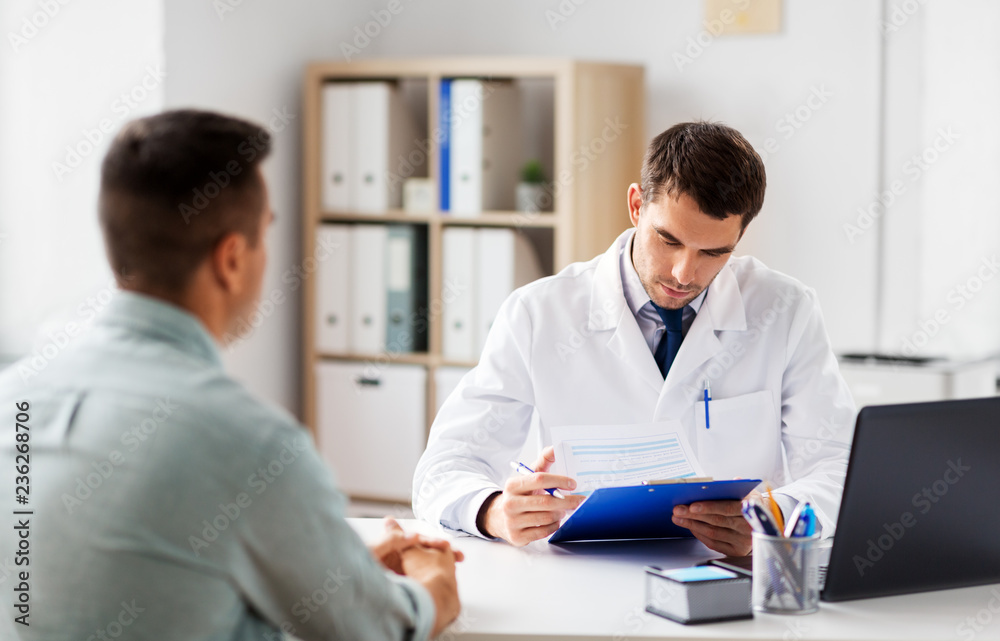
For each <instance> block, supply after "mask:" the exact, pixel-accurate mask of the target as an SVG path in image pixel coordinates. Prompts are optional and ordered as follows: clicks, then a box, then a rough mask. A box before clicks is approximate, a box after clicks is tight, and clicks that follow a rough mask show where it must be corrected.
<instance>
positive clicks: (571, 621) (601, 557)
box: [349, 519, 1000, 641]
mask: <svg viewBox="0 0 1000 641" xmlns="http://www.w3.org/2000/svg"><path fill="white" fill-rule="evenodd" d="M349 521H350V523H351V525H352V526H353V527H354V529H355V530H356V531H357V532H358V533H359V534H360V535H361V537H362V539H364V540H365V541H368V542H371V541H374V540H375V539H377V538H378V537H379V536H380V534H381V531H382V525H381V520H380V519H349ZM401 524H402V525H403V528H404V529H406V531H408V532H413V531H417V532H422V533H425V534H431V535H436V536H442V534H441V533H440V532H439V531H437V530H436V529H435V528H433V527H432V526H430V525H428V524H426V523H423V522H419V521H412V520H410V521H401ZM444 536H445V538H450V537H448V536H447V535H444ZM453 547H455V548H456V549H459V550H461V551H462V552H464V553H465V557H466V560H465V561H464V562H463V563H460V564H459V566H458V586H459V595H460V598H461V600H462V614H461V616H460V617H459V619H458V620H457V621H456V622H455V623H454V624H452V626H451V627H450V628H449V629H448V630H447V631H446V632H445V633H443V634H442V636H441V638H442V639H449V638H456V637H460V638H462V639H467V640H480V639H481V640H484V641H485V640H490V641H497V640H499V639H521V640H524V639H547V640H557V639H558V640H566V641H568V640H569V639H614V640H615V641H624V640H625V639H647V638H665V639H792V640H798V639H817V640H824V641H834V640H845V641H846V640H851V641H865V640H869V639H870V640H875V639H899V640H903V639H905V640H907V641H920V640H924V639H926V640H928V641H930V640H935V641H939V640H942V639H963V640H972V639H983V640H988V639H994V640H995V639H1000V585H992V586H981V587H974V588H960V589H956V590H942V591H937V592H925V593H922V594H911V595H905V596H894V597H883V598H879V599H866V600H861V601H850V602H846V603H821V604H820V611H819V612H818V613H816V614H810V615H805V616H780V615H767V614H757V615H756V616H755V618H754V619H753V620H745V621H733V622H728V623H715V624H706V625H692V626H684V625H681V624H678V623H674V622H672V621H668V620H666V619H662V618H660V617H657V616H654V615H651V614H647V613H646V612H645V611H644V609H643V603H644V599H645V595H644V578H643V570H642V568H643V567H644V566H646V565H658V566H660V567H663V568H672V567H685V566H689V565H693V564H695V563H699V562H701V561H705V560H707V559H710V558H715V557H718V556H719V555H718V554H715V553H713V552H712V551H711V550H709V549H708V548H706V547H704V546H703V545H702V544H701V543H699V542H697V541H695V540H693V539H692V540H670V541H652V542H651V541H633V542H617V543H596V544H594V543H587V544H568V545H566V546H558V545H549V544H548V543H546V542H539V541H536V542H535V543H532V544H531V545H528V546H527V547H524V548H514V547H512V546H509V545H507V544H504V543H494V542H491V541H484V540H481V539H476V538H472V537H459V538H455V539H454V540H453Z"/></svg>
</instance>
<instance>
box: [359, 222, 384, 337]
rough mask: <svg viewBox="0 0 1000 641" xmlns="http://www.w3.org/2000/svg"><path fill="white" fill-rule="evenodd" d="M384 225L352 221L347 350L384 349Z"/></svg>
mask: <svg viewBox="0 0 1000 641" xmlns="http://www.w3.org/2000/svg"><path fill="white" fill-rule="evenodd" d="M387 233H388V230H387V228H386V226H385V225H356V226H355V227H354V233H353V242H352V243H351V278H352V279H353V282H354V287H353V288H352V289H351V298H350V300H351V327H350V337H351V351H353V352H354V353H356V354H379V353H381V352H382V351H384V350H385V337H386V298H387V296H386V289H385V246H386V235H387Z"/></svg>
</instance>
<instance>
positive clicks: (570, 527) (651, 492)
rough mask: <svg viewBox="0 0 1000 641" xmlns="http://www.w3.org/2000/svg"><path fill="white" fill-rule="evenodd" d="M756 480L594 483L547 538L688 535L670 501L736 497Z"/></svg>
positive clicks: (682, 502)
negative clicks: (676, 521)
mask: <svg viewBox="0 0 1000 641" xmlns="http://www.w3.org/2000/svg"><path fill="white" fill-rule="evenodd" d="M758 485H760V479H757V480H753V479H750V480H744V479H740V480H738V481H707V482H701V483H669V484H665V485H629V486H626V487H602V488H598V489H596V490H594V491H593V493H592V494H591V495H590V496H589V497H588V498H587V500H586V501H584V502H583V504H582V505H580V507H578V508H576V511H575V512H573V514H571V515H570V517H569V518H568V519H566V521H565V522H564V523H563V524H562V526H561V527H560V528H559V529H558V530H556V531H555V533H553V534H552V536H551V537H550V538H549V543H567V542H570V541H609V540H614V539H665V538H673V537H690V536H693V535H692V534H691V530H689V529H687V528H683V527H680V526H677V525H674V523H673V521H672V520H671V517H672V516H673V512H674V506H676V505H687V504H688V503H694V502H695V501H727V500H733V501H735V500H740V499H742V498H743V497H745V496H746V495H747V494H749V493H750V492H751V491H752V490H753V489H754V488H755V487H757V486H758Z"/></svg>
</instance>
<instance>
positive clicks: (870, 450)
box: [822, 398, 1000, 601]
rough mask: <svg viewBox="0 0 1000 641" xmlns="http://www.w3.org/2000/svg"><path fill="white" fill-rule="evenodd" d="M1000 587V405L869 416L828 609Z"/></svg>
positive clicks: (863, 423)
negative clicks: (901, 596) (855, 601)
mask: <svg viewBox="0 0 1000 641" xmlns="http://www.w3.org/2000/svg"><path fill="white" fill-rule="evenodd" d="M996 582H1000V398H983V399H971V400H962V401H943V402H935V403H914V404H906V405H884V406H871V407H866V408H863V409H862V410H861V411H860V412H859V414H858V419H857V424H856V426H855V432H854V443H853V445H852V448H851V459H850V464H849V466H848V470H847V481H846V483H845V485H844V496H843V501H842V502H841V505H840V517H839V519H838V522H837V532H836V536H835V538H834V544H833V550H832V552H831V554H830V564H829V567H828V569H827V577H826V585H825V587H824V590H823V594H822V598H823V600H825V601H842V600H847V599H859V598H865V597H876V596H886V595H891V594H906V593H910V592H923V591H927V590H938V589H943V588H953V587H960V586H967V585H979V584H984V583H996Z"/></svg>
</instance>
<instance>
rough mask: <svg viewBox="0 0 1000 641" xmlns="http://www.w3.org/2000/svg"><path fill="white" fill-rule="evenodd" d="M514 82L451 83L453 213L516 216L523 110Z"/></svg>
mask: <svg viewBox="0 0 1000 641" xmlns="http://www.w3.org/2000/svg"><path fill="white" fill-rule="evenodd" d="M519 96H520V94H519V92H518V91H517V86H516V85H515V84H513V83H511V82H485V81H482V80H453V81H452V83H451V130H450V133H451V137H450V141H449V150H450V161H449V164H450V168H449V172H450V176H449V183H450V188H451V198H450V203H449V207H450V211H451V213H452V214H455V215H462V216H474V215H476V214H479V213H481V212H482V211H484V210H508V211H510V210H513V209H514V192H515V191H516V188H517V181H518V170H519V169H520V164H521V162H522V161H523V158H522V149H521V135H522V132H521V106H520V98H519Z"/></svg>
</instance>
